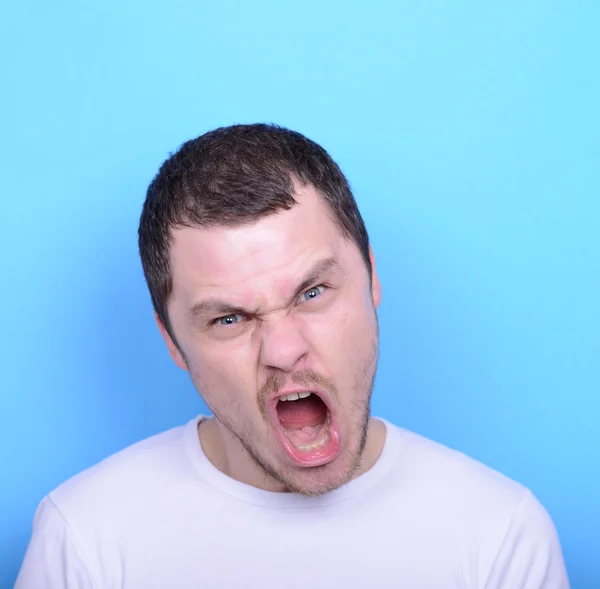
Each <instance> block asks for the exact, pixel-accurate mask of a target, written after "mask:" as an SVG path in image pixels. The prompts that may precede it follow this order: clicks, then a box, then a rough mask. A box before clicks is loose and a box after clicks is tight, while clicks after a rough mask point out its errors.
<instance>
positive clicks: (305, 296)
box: [300, 286, 323, 301]
mask: <svg viewBox="0 0 600 589" xmlns="http://www.w3.org/2000/svg"><path fill="white" fill-rule="evenodd" d="M322 292H323V287H322V286H313V287H312V288H309V289H308V290H307V291H305V292H303V293H302V295H301V296H300V298H301V299H302V300H303V301H310V300H311V299H316V298H317V297H318V296H319V295H320V294H321V293H322Z"/></svg>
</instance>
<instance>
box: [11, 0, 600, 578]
mask: <svg viewBox="0 0 600 589" xmlns="http://www.w3.org/2000/svg"><path fill="white" fill-rule="evenodd" d="M3 13H4V14H3V15H2V17H1V18H0V55H2V62H3V63H2V81H1V85H2V93H1V95H0V106H1V109H0V112H1V115H0V116H1V118H2V120H1V131H0V133H1V137H2V141H1V145H0V150H1V153H0V162H1V164H0V165H1V167H2V173H1V183H0V186H1V188H0V191H1V192H0V195H1V196H0V198H1V204H2V207H1V209H0V210H1V211H2V213H1V219H0V221H1V223H0V226H1V229H2V230H1V231H0V256H1V259H0V262H1V268H2V278H1V280H2V286H1V288H0V309H1V311H0V313H1V315H0V321H1V327H2V335H3V337H2V338H1V340H0V363H1V372H0V387H1V396H0V415H1V418H2V426H1V428H0V464H1V471H0V472H1V474H0V476H1V477H2V484H1V485H0V563H1V564H0V587H3V588H4V587H10V586H12V583H13V581H14V578H15V576H16V572H17V569H18V567H19V565H20V561H21V559H22V557H23V554H24V551H25V547H26V544H27V541H28V538H29V535H30V530H31V520H32V517H33V513H34V509H35V507H36V505H37V503H38V502H39V501H40V499H41V498H42V496H43V495H44V494H45V493H47V492H48V491H50V490H51V489H52V488H53V487H55V486H56V485H58V484H59V483H60V482H61V481H63V480H64V479H66V478H67V477H69V476H71V475H73V474H74V473H76V472H77V471H79V470H81V469H83V468H84V467H87V466H89V465H91V464H93V463H94V462H96V461H98V460H100V459H101V458H103V457H105V456H107V455H108V454H110V453H112V452H114V451H116V450H118V449H120V448H122V447H124V446H126V445H128V444H130V443H132V442H134V441H136V440H138V439H140V438H143V437H145V436H148V435H151V434H153V433H155V432H158V431H160V430H163V429H166V428H169V427H171V426H173V425H176V424H180V423H182V422H185V421H186V420H188V419H189V418H191V417H192V416H193V415H195V414H197V413H199V412H202V411H205V407H204V405H203V404H202V403H201V401H200V399H199V397H198V395H197V394H196V392H195V391H194V390H193V388H192V386H191V384H190V383H189V382H188V379H187V376H186V375H185V373H183V372H182V371H179V370H178V369H176V368H175V366H173V365H171V363H170V360H169V359H168V357H167V353H166V351H165V350H164V349H163V344H162V341H161V340H160V339H159V334H158V332H157V330H156V328H155V326H154V323H153V320H152V316H151V306H150V302H149V297H148V295H147V292H146V287H145V284H144V281H143V276H142V272H141V267H140V264H139V261H138V255H137V249H136V247H137V246H136V230H137V222H138V216H139V213H140V207H141V204H142V201H143V198H144V194H145V189H146V187H147V184H148V182H149V181H150V179H151V178H152V176H153V175H154V173H155V172H156V170H157V168H158V166H159V165H160V163H161V162H162V161H163V159H164V158H165V157H167V155H168V153H169V152H170V151H172V150H174V149H175V148H176V147H177V146H178V145H179V144H181V143H182V142H183V141H184V140H186V139H188V138H190V137H192V136H196V135H198V134H200V133H201V132H204V131H206V130H209V129H211V128H213V127H215V126H220V125H224V124H231V123H236V122H256V121H267V122H276V123H279V124H282V125H285V126H289V127H292V128H294V129H297V130H299V131H301V132H303V133H305V134H307V135H308V136H310V137H311V138H313V139H315V140H317V141H319V142H320V143H322V144H323V145H324V146H325V148H326V149H328V150H329V151H330V153H331V154H332V155H333V156H334V158H335V159H337V161H338V162H339V163H340V164H341V166H342V168H343V169H344V170H345V172H346V173H347V175H348V177H349V179H350V181H351V183H352V185H353V188H354V190H355V193H356V196H357V199H358V201H359V204H360V206H361V208H362V211H363V213H364V216H365V219H366V221H367V225H368V227H369V230H370V233H371V236H372V242H373V246H374V250H375V253H376V256H377V259H378V267H379V271H380V276H381V279H382V282H383V288H384V302H383V304H382V307H381V313H380V317H381V337H382V357H381V364H380V373H379V377H378V381H377V389H376V399H375V403H374V411H375V413H376V414H379V415H382V416H384V417H386V418H389V419H391V420H393V421H395V422H396V423H398V424H399V425H402V426H404V427H407V428H410V429H413V430H415V431H417V432H419V433H421V434H424V435H426V436H429V437H431V438H433V439H435V440H438V441H441V442H443V443H445V444H448V445H451V446H453V447H456V448H458V449H460V450H462V451H464V452H467V453H468V454H470V455H472V456H474V457H476V458H478V459H480V460H482V461H483V462H485V463H487V464H489V465H491V466H492V467H494V468H496V469H498V470H500V471H502V472H504V473H506V474H507V475H509V476H511V477H513V478H515V479H517V480H518V481H520V482H522V483H524V484H525V485H527V486H529V487H530V488H531V489H532V490H533V491H534V493H535V494H536V495H537V496H538V497H539V498H540V500H541V501H542V502H543V503H544V505H545V506H546V507H547V509H548V511H549V512H550V514H551V515H552V517H553V519H554V521H555V524H556V526H557V529H558V532H559V535H560V538H561V541H562V544H563V549H564V553H565V557H566V562H567V566H568V570H569V574H570V577H571V580H572V583H573V587H577V588H592V587H600V532H599V530H600V431H599V429H600V428H599V426H598V423H599V421H600V400H599V393H600V377H599V372H600V371H599V364H600V361H599V356H600V312H599V307H600V262H599V258H600V221H599V215H600V204H599V202H600V180H599V169H600V140H599V137H600V116H599V111H600V65H599V64H600V35H599V34H598V31H599V30H600V5H599V3H598V2H595V1H589V2H584V1H580V2H579V1H567V0H564V1H548V0H546V1H544V2H542V1H538V2H534V1H528V0H518V1H517V0H510V1H505V2H502V3H488V2H476V1H453V2H449V1H441V0H440V1H424V0H418V1H417V0H411V1H402V2H392V1H370V2H366V1H363V2H354V3H349V2H341V1H338V2H333V1H326V0H323V1H314V0H310V1H306V0H305V1H304V2H302V3H294V4H292V3H288V2H275V1H266V0H260V1H255V2H241V1H232V2H227V3H226V2H222V3H215V2H211V3H208V2H200V3H199V2H192V1H188V0H178V1H173V0H172V1H170V2H158V1H156V0H151V1H146V2H141V1H139V2H133V1H130V0H128V1H124V0H103V1H102V2H99V1H98V2H75V1H74V0H70V1H62V2H60V1H57V2H42V1H41V0H33V1H32V0H30V1H21V2H12V3H10V4H9V3H6V5H5V6H4V9H3Z"/></svg>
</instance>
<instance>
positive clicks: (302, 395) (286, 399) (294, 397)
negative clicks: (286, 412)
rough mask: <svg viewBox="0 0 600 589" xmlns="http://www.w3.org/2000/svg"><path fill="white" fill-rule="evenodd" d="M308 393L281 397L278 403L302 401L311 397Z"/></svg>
mask: <svg viewBox="0 0 600 589" xmlns="http://www.w3.org/2000/svg"><path fill="white" fill-rule="evenodd" d="M311 394H312V393H309V392H308V391H303V392H302V393H290V394H289V395H283V396H281V397H279V400H280V401H297V400H298V399H304V398H306V397H308V396H309V395H311Z"/></svg>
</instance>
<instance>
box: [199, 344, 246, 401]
mask: <svg viewBox="0 0 600 589" xmlns="http://www.w3.org/2000/svg"><path fill="white" fill-rule="evenodd" d="M249 352H250V351H249V346H248V345H247V344H246V345H242V344H234V343H232V342H228V344H227V345H224V344H223V343H222V342H218V343H214V342H213V343H211V344H209V345H207V346H198V347H196V349H195V350H194V354H193V361H192V368H193V377H194V381H195V382H196V384H197V387H198V388H199V392H200V394H201V395H202V396H203V397H206V401H207V402H209V403H210V402H211V401H212V402H216V403H223V402H225V401H226V400H231V399H232V398H235V399H236V400H239V401H240V402H243V399H244V398H245V397H250V396H251V395H254V396H255V395H256V391H255V390H253V386H254V383H255V381H256V378H255V377H254V378H253V375H252V366H253V362H252V359H251V357H250V356H251V354H250V353H249Z"/></svg>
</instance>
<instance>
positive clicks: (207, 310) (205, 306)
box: [188, 299, 253, 319]
mask: <svg viewBox="0 0 600 589" xmlns="http://www.w3.org/2000/svg"><path fill="white" fill-rule="evenodd" d="M237 314H239V315H245V316H250V315H252V314H253V312H252V311H250V310H248V309H244V308H243V307H238V306H235V305H232V304H230V303H228V302H226V301H221V300H219V299H207V300H205V301H202V302H200V303H196V304H195V305H193V306H192V308H191V309H190V310H189V311H188V315H189V316H190V318H192V319H201V318H203V317H214V316H219V317H224V316H227V315H237Z"/></svg>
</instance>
